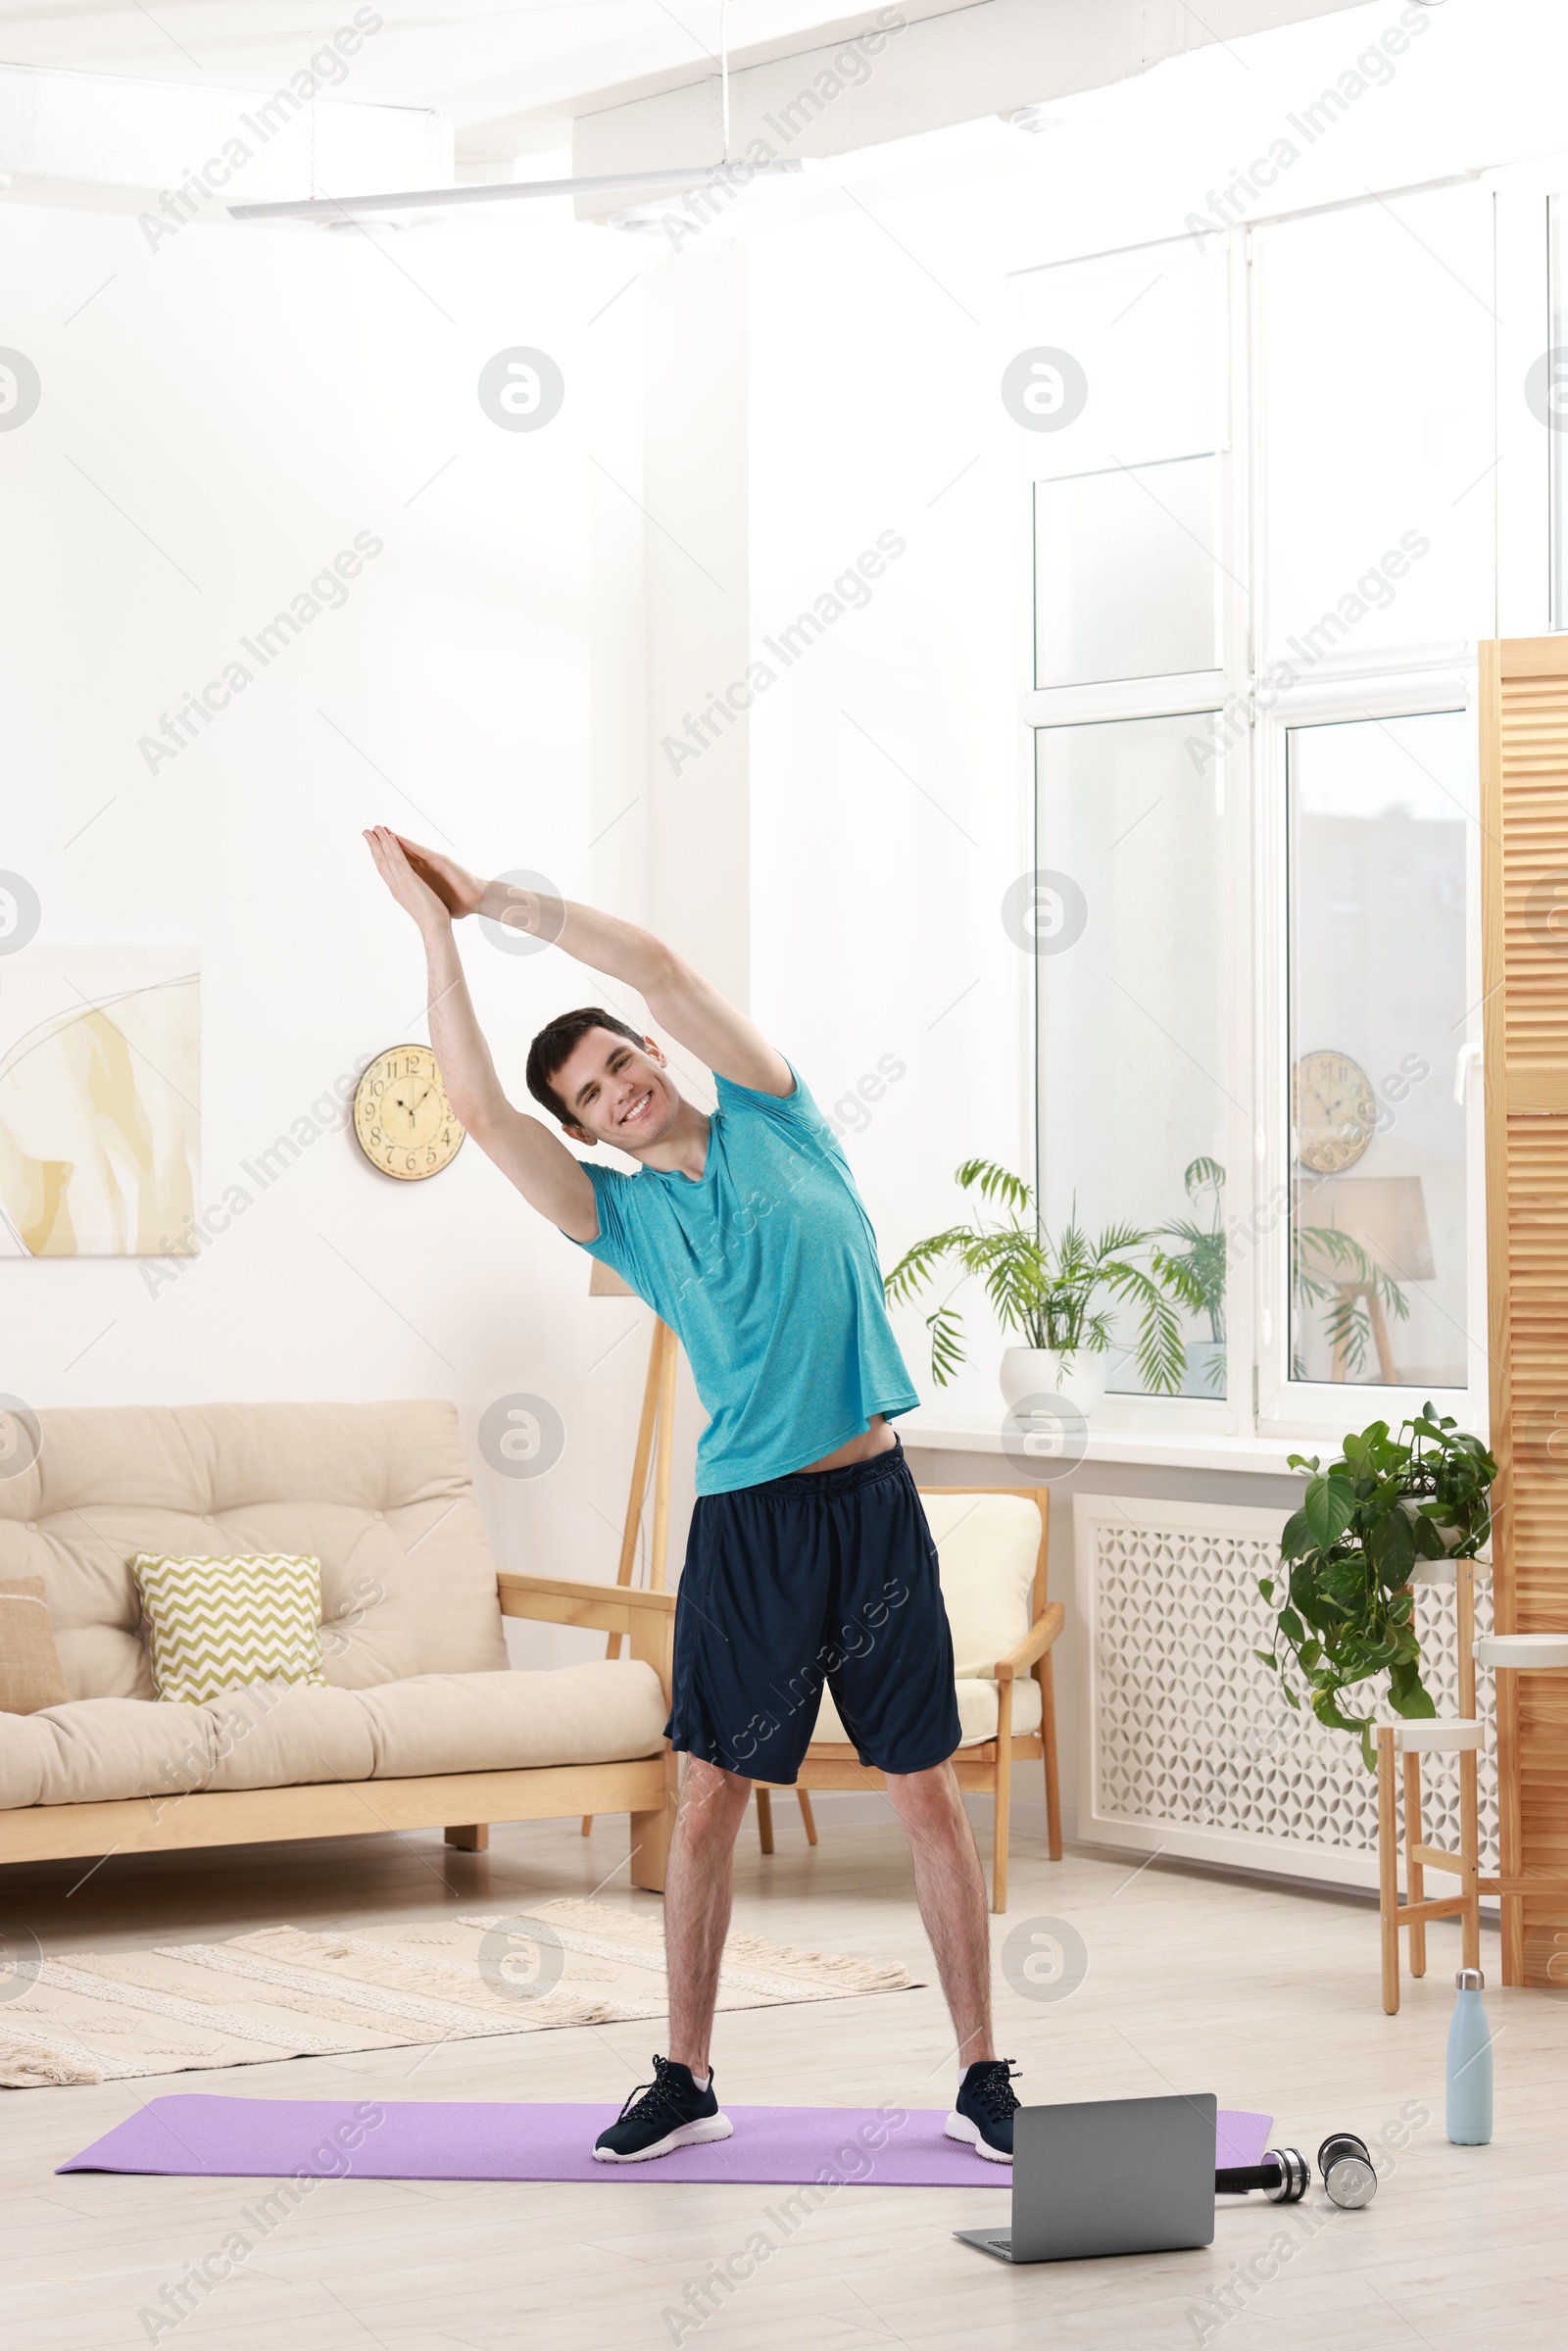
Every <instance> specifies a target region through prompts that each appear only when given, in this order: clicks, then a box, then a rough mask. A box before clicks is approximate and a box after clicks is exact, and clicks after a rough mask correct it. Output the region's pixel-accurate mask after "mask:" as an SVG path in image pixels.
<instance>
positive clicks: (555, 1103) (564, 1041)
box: [528, 1004, 647, 1126]
mask: <svg viewBox="0 0 1568 2351" xmlns="http://www.w3.org/2000/svg"><path fill="white" fill-rule="evenodd" d="M590 1029H609V1030H610V1031H611V1033H612V1035H613V1036H616V1037H629V1038H630V1039H631V1042H632V1044H633V1045H638V1046H644V1047H646V1044H647V1040H646V1038H645V1037H644V1036H643V1034H642V1031H641V1030H640V1029H632V1028H628V1027H627V1026H626V1023H625V1022H624V1021H623V1020H617V1019H616V1018H615V1015H614V1013H613V1012H607V1011H606V1010H605V1009H604V1007H603V1006H602V1005H600V1004H584V1005H583V1007H582V1009H581V1010H580V1011H578V1012H563V1013H561V1014H560V1015H559V1017H558V1018H556V1019H555V1020H552V1021H551V1022H550V1024H549V1026H548V1027H547V1028H542V1029H541V1030H540V1031H539V1034H538V1036H537V1037H536V1038H535V1039H534V1041H533V1043H532V1044H531V1045H530V1046H529V1048H528V1092H529V1093H530V1094H531V1095H532V1096H533V1099H534V1101H535V1102H540V1103H542V1104H543V1106H544V1108H545V1109H547V1110H548V1111H549V1112H550V1114H551V1116H552V1117H553V1118H559V1119H560V1121H561V1123H562V1125H563V1126H568V1125H569V1126H575V1125H576V1124H577V1123H578V1122H577V1120H576V1118H575V1117H574V1116H573V1115H572V1113H571V1111H570V1110H569V1109H568V1108H567V1107H566V1104H565V1103H564V1102H563V1101H562V1099H561V1097H560V1095H559V1094H558V1093H557V1092H556V1089H555V1086H554V1084H553V1083H552V1081H553V1079H554V1078H555V1075H556V1072H557V1070H558V1069H560V1068H561V1067H562V1065H563V1063H564V1062H565V1061H567V1060H569V1059H570V1057H571V1055H572V1053H574V1052H575V1051H576V1049H577V1047H578V1046H579V1045H580V1044H581V1043H582V1041H583V1039H584V1037H586V1036H587V1034H588V1032H589V1030H590Z"/></svg>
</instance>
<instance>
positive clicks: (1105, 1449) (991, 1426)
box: [894, 1410, 1322, 1478]
mask: <svg viewBox="0 0 1568 2351" xmlns="http://www.w3.org/2000/svg"><path fill="white" fill-rule="evenodd" d="M894 1426H895V1427H896V1428H897V1430H898V1432H899V1434H900V1436H901V1437H902V1439H903V1441H904V1444H905V1445H906V1446H913V1445H919V1446H923V1447H924V1448H926V1449H927V1450H929V1451H931V1452H939V1453H996V1454H998V1455H1002V1454H1003V1453H1004V1449H1005V1448H1004V1446H1003V1443H1002V1432H1001V1430H1000V1429H999V1428H998V1427H997V1424H996V1422H995V1421H982V1420H965V1419H964V1418H963V1417H962V1416H961V1415H959V1414H956V1413H952V1412H930V1411H923V1410H922V1411H918V1412H903V1413H901V1414H900V1415H899V1418H898V1420H897V1421H896V1422H895V1424H894ZM1312 1442H1313V1441H1312V1440H1311V1439H1309V1438H1304V1437H1228V1436H1226V1435H1224V1434H1223V1433H1222V1432H1221V1431H1219V1430H1215V1429H1168V1430H1166V1429H1103V1428H1101V1429H1097V1428H1095V1427H1093V1426H1091V1428H1090V1431H1089V1438H1088V1443H1087V1445H1086V1446H1085V1450H1084V1459H1085V1461H1087V1462H1095V1461H1104V1462H1127V1463H1130V1464H1134V1465H1143V1466H1145V1467H1148V1468H1151V1469H1209V1470H1240V1471H1244V1472H1247V1471H1250V1473H1251V1474H1252V1475H1254V1476H1256V1477H1270V1478H1294V1477H1295V1476H1296V1475H1297V1474H1298V1473H1297V1472H1296V1471H1295V1470H1293V1469H1292V1467H1291V1465H1290V1461H1289V1459H1288V1457H1287V1456H1288V1455H1289V1454H1291V1453H1293V1452H1299V1450H1300V1449H1301V1447H1302V1445H1311V1444H1312ZM1317 1442H1318V1444H1319V1445H1321V1443H1322V1440H1321V1439H1319V1440H1318V1441H1317Z"/></svg>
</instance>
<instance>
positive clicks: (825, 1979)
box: [0, 1901, 917, 2089]
mask: <svg viewBox="0 0 1568 2351" xmlns="http://www.w3.org/2000/svg"><path fill="white" fill-rule="evenodd" d="M21 1973H22V1974H23V1975H24V1976H25V1978H26V1981H25V1986H24V1988H22V1989H20V1990H19V1991H18V1992H17V1994H16V1996H15V1997H14V1998H12V1999H11V2000H10V2001H9V2002H7V2003H6V2004H5V2006H3V2007H0V2087H4V2088H7V2089H33V2088H41V2087H44V2086H46V2085H49V2084H57V2083H62V2082H123V2081H128V2080H130V2079H132V2078H133V2077H135V2076H137V2075H143V2074H180V2073H189V2072H193V2071H195V2070H197V2069H201V2068H205V2067H209V2066H230V2065H266V2064H270V2063H273V2062H275V2060H276V2059H278V2058H280V2057H341V2056H345V2055H347V2054H349V2053H350V2052H351V2051H353V2050H356V2049H396V2048H408V2047H413V2046H416V2045H417V2044H418V2043H420V2042H436V2041H444V2040H482V2039H486V2038H489V2037H494V2036H496V2035H500V2034H510V2033H548V2032H550V2031H551V2030H553V2029H554V2028H558V2027H560V2026H563V2025H615V2024H624V2023H628V2022H630V2021H632V2020H634V2019H636V2018H639V2017H662V2016H663V2015H665V2014H666V2012H667V2007H668V2000H667V1994H666V1989H665V1982H664V1937H663V1920H662V1914H661V1913H660V1912H657V1911H652V1910H649V1911H630V1910H614V1909H612V1908H610V1907H608V1906H607V1905H604V1904H601V1903H598V1902H576V1901H561V1902H542V1903H540V1904H538V1905H537V1907H536V1908H535V1909H533V1910H532V1911H529V1912H527V1913H504V1912H466V1913H463V1914H460V1915H459V1916H457V1917H451V1918H443V1919H439V1920H430V1921H425V1922H422V1923H418V1924H413V1925H406V1926H377V1927H372V1928H370V1929H368V1930H367V1931H366V1932H365V1933H363V1934H362V1933H355V1934H346V1933H345V1934H331V1933H328V1934H323V1935H311V1934H306V1933H305V1932H304V1931H303V1930H301V1929H300V1928H297V1927H268V1928H264V1929H263V1930H262V1931H261V1933H259V1934H256V1935H234V1936H232V1937H230V1938H229V1939H228V1940H226V1941H223V1942H213V1943H161V1944H157V1945H155V1946H153V1947H152V1948H150V1949H147V1950H141V1951H78V1952H73V1953H71V1954H69V1955H67V1956H60V1957H48V1958H44V1959H41V1960H38V1961H36V1962H33V1961H27V1962H25V1964H24V1966H23V1969H22V1970H21ZM916 1982H917V1979H916V1978H915V1977H912V1976H911V1975H910V1974H909V1973H908V1970H907V1968H902V1967H882V1966H878V1965H877V1964H875V1963H874V1962H872V1961H870V1960H864V1959H847V1958H844V1957H841V1956H839V1955H837V1954H834V1953H831V1952H823V1951H796V1950H791V1949H790V1948H789V1947H788V1946H787V1945H784V1944H780V1943H769V1942H763V1941H761V1940H760V1939H759V1938H758V1937H757V1936H756V1935H731V1937H730V1939H729V1942H728V1945H727V1946H726V1949H725V1953H724V1969H723V1974H722V1976H721V1977H720V1979H719V1989H718V2005H719V2007H720V2008H776V2007H782V2006H787V2005H790V2004H792V2003H794V2002H796V2001H803V2002H807V2001H813V2000H844V1999H851V1998H856V1997H859V1996H861V1995H863V1994H865V1993H868V1992H890V1991H907V1990H909V1989H910V1988H911V1987H912V1986H913V1985H914V1984H915V1983H916Z"/></svg>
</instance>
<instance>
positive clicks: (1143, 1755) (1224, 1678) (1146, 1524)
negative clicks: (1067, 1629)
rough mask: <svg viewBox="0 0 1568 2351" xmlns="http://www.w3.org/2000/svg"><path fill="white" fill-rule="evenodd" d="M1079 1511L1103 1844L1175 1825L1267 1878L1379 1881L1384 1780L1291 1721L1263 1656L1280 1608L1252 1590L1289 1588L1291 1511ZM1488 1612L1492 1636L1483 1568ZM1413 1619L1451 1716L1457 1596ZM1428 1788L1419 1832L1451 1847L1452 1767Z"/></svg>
mask: <svg viewBox="0 0 1568 2351" xmlns="http://www.w3.org/2000/svg"><path fill="white" fill-rule="evenodd" d="M1073 1513H1074V1520H1075V1532H1076V1549H1077V1554H1078V1580H1079V1604H1080V1607H1081V1608H1083V1609H1084V1612H1085V1615H1086V1618H1087V1631H1088V1635H1089V1647H1090V1690H1089V1698H1090V1704H1089V1725H1088V1740H1089V1749H1090V1753H1089V1757H1088V1760H1089V1764H1090V1775H1089V1777H1090V1804H1089V1815H1090V1818H1089V1820H1086V1821H1085V1822H1084V1824H1083V1833H1084V1834H1093V1829H1092V1827H1091V1822H1093V1823H1094V1824H1097V1825H1098V1826H1099V1827H1101V1828H1102V1829H1106V1830H1112V1831H1114V1830H1115V1829H1117V1828H1121V1829H1124V1830H1129V1831H1130V1830H1133V1829H1138V1830H1141V1831H1145V1832H1149V1831H1153V1832H1156V1833H1157V1832H1159V1831H1162V1830H1163V1831H1166V1832H1169V1833H1171V1845H1172V1849H1174V1850H1177V1851H1186V1852H1189V1853H1194V1854H1212V1856H1213V1857H1214V1858H1215V1859H1224V1858H1227V1857H1229V1858H1233V1859H1236V1860H1238V1861H1243V1862H1246V1861H1249V1860H1250V1861H1251V1862H1252V1863H1253V1865H1254V1866H1258V1867H1268V1866H1270V1864H1271V1859H1272V1861H1273V1862H1274V1863H1275V1864H1278V1863H1280V1862H1282V1861H1283V1862H1286V1863H1287V1865H1288V1866H1292V1867H1294V1868H1295V1869H1296V1870H1297V1871H1298V1872H1305V1871H1308V1870H1309V1871H1310V1873H1311V1874H1313V1875H1318V1876H1322V1877H1325V1878H1330V1879H1333V1878H1336V1877H1339V1878H1344V1879H1347V1880H1348V1881H1350V1882H1353V1883H1355V1884H1357V1885H1364V1884H1367V1883H1368V1882H1369V1881H1370V1878H1371V1876H1372V1874H1373V1873H1372V1871H1371V1870H1370V1869H1369V1867H1368V1864H1369V1862H1374V1863H1375V1857H1376V1853H1377V1829H1378V1824H1377V1784H1376V1780H1375V1778H1374V1776H1373V1775H1372V1774H1371V1773H1370V1772H1368V1771H1367V1770H1366V1769H1365V1767H1364V1766H1363V1764H1362V1762H1361V1755H1360V1747H1359V1743H1358V1742H1357V1740H1355V1739H1353V1738H1349V1737H1347V1736H1346V1735H1345V1734H1344V1733H1340V1732H1332V1731H1326V1730H1324V1729H1323V1728H1322V1727H1321V1726H1320V1725H1319V1724H1318V1723H1317V1722H1316V1721H1315V1720H1314V1719H1313V1718H1312V1716H1311V1715H1310V1714H1309V1713H1308V1712H1307V1711H1306V1709H1305V1707H1304V1705H1303V1707H1302V1709H1301V1711H1300V1712H1299V1713H1297V1712H1295V1711H1293V1709H1292V1708H1291V1707H1290V1705H1289V1704H1288V1703H1287V1702H1286V1700H1285V1698H1284V1695H1283V1693H1282V1691H1281V1689H1280V1683H1279V1678H1278V1677H1277V1676H1276V1675H1274V1674H1272V1673H1270V1672H1269V1670H1268V1668H1267V1667H1266V1666H1264V1665H1262V1664H1261V1663H1259V1661H1258V1660H1257V1659H1256V1658H1255V1657H1254V1656H1253V1654H1252V1652H1253V1650H1254V1649H1258V1648H1267V1647H1268V1646H1269V1640H1270V1634H1271V1631H1272V1623H1273V1612H1272V1610H1271V1609H1270V1608H1269V1606H1268V1605H1267V1603H1266V1602H1265V1601H1264V1599H1263V1598H1262V1595H1261V1594H1260V1592H1258V1589H1257V1586H1258V1578H1259V1577H1260V1576H1265V1575H1269V1574H1271V1573H1272V1574H1275V1575H1276V1576H1277V1563H1278V1555H1279V1554H1278V1540H1279V1530H1280V1528H1281V1527H1282V1526H1283V1524H1284V1514H1283V1513H1279V1512H1272V1511H1260V1510H1233V1509H1226V1508H1223V1507H1220V1506H1218V1505H1213V1506H1209V1507H1204V1508H1200V1507H1196V1506H1193V1505H1188V1504H1176V1503H1169V1502H1152V1501H1136V1500H1125V1499H1122V1498H1120V1497H1110V1496H1101V1495H1092V1494H1078V1495H1076V1496H1075V1497H1074V1505H1073ZM1476 1616H1477V1630H1478V1631H1479V1632H1486V1631H1488V1630H1490V1627H1491V1622H1492V1615H1491V1590H1490V1582H1489V1579H1488V1578H1487V1577H1486V1575H1485V1573H1484V1572H1483V1573H1482V1574H1481V1575H1479V1576H1478V1578H1477V1599H1476ZM1416 1622H1417V1627H1418V1630H1419V1632H1420V1636H1421V1650H1422V1660H1423V1663H1422V1674H1423V1679H1424V1680H1425V1682H1426V1685H1427V1688H1428V1689H1429V1690H1431V1692H1432V1696H1433V1700H1434V1703H1435V1704H1436V1706H1437V1710H1438V1712H1439V1714H1440V1715H1441V1714H1448V1715H1452V1714H1456V1713H1457V1712H1458V1690H1457V1660H1456V1655H1455V1633H1454V1608H1453V1595H1452V1592H1448V1591H1444V1590H1441V1589H1434V1590H1426V1591H1418V1592H1417V1597H1416ZM1477 1680H1478V1704H1479V1709H1480V1712H1481V1714H1482V1716H1483V1719H1484V1720H1485V1721H1486V1723H1487V1732H1486V1741H1487V1743H1486V1748H1485V1751H1484V1753H1483V1755H1482V1757H1481V1768H1480V1775H1479V1778H1480V1800H1481V1854H1482V1868H1483V1870H1484V1871H1485V1870H1489V1869H1494V1870H1495V1867H1496V1859H1495V1856H1496V1836H1497V1784H1496V1755H1495V1739H1494V1734H1493V1725H1492V1721H1491V1709H1492V1697H1493V1690H1492V1677H1491V1676H1490V1675H1489V1674H1487V1673H1485V1672H1483V1673H1480V1674H1479V1675H1478V1677H1477ZM1352 1710H1353V1709H1352ZM1379 1712H1380V1719H1382V1720H1387V1721H1390V1722H1392V1721H1395V1720H1396V1719H1397V1718H1396V1717H1395V1716H1394V1715H1393V1714H1392V1713H1390V1712H1389V1711H1388V1710H1387V1709H1386V1708H1385V1709H1380V1710H1379ZM1423 1779H1424V1785H1425V1789H1426V1799H1425V1818H1424V1822H1423V1830H1424V1835H1425V1837H1426V1839H1427V1841H1428V1842H1430V1843H1433V1844H1439V1845H1446V1846H1448V1847H1450V1848H1452V1849H1455V1850H1456V1849H1457V1846H1458V1839H1459V1822H1458V1787H1459V1775H1458V1763H1457V1759H1456V1758H1454V1757H1451V1756H1443V1755H1428V1756H1426V1757H1424V1758H1423ZM1116 1841H1120V1840H1116ZM1140 1841H1143V1839H1140ZM1249 1848H1251V1850H1250V1851H1249ZM1438 1880H1439V1874H1438V1873H1436V1872H1432V1873H1430V1874H1429V1883H1428V1886H1427V1891H1428V1892H1429V1893H1436V1892H1442V1891H1445V1890H1446V1887H1445V1886H1442V1885H1441V1884H1440V1883H1439V1882H1438Z"/></svg>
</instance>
